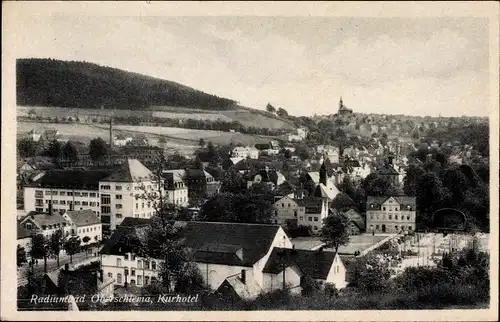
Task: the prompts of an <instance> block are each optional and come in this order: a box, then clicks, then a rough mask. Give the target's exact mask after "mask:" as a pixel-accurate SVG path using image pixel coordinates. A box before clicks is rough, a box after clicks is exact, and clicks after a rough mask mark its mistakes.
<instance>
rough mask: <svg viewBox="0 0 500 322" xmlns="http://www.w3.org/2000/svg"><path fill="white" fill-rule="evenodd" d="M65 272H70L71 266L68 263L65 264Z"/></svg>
mask: <svg viewBox="0 0 500 322" xmlns="http://www.w3.org/2000/svg"><path fill="white" fill-rule="evenodd" d="M64 270H65V271H66V272H69V264H68V263H66V264H64Z"/></svg>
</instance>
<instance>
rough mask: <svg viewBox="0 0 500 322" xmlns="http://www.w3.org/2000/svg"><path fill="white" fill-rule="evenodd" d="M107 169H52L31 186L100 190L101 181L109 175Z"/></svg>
mask: <svg viewBox="0 0 500 322" xmlns="http://www.w3.org/2000/svg"><path fill="white" fill-rule="evenodd" d="M109 174H110V171H109V170H108V171H106V170H50V171H47V172H46V173H45V175H43V176H42V177H41V178H39V179H38V180H35V181H33V182H32V183H31V184H30V185H29V186H30V187H44V188H62V189H85V190H98V189H99V181H100V180H102V179H104V178H105V177H107V176H109Z"/></svg>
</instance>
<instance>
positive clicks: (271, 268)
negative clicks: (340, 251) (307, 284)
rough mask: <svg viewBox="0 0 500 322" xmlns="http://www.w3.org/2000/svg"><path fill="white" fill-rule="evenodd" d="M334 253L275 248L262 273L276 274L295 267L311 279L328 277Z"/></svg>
mask: <svg viewBox="0 0 500 322" xmlns="http://www.w3.org/2000/svg"><path fill="white" fill-rule="evenodd" d="M334 259H335V252H328V251H313V250H304V249H288V248H278V247H275V248H274V249H273V251H272V253H271V255H270V256H269V259H268V260H267V262H266V265H265V266H264V270H263V272H264V273H271V274H278V273H280V272H281V271H283V264H285V266H286V267H289V266H292V265H294V264H295V265H297V266H298V267H299V269H300V270H301V271H302V273H303V274H304V275H306V276H309V277H311V278H313V279H322V280H325V279H326V278H327V277H328V273H329V272H330V268H331V267H332V264H333V260H334Z"/></svg>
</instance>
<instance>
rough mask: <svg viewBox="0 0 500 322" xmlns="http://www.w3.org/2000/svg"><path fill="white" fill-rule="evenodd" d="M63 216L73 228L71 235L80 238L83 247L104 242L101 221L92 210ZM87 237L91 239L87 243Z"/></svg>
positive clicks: (66, 212)
mask: <svg viewBox="0 0 500 322" xmlns="http://www.w3.org/2000/svg"><path fill="white" fill-rule="evenodd" d="M62 216H63V218H64V219H66V221H67V222H68V224H69V226H70V227H71V235H73V236H78V237H80V240H81V245H82V246H85V245H88V244H93V243H97V242H99V241H101V240H102V224H101V219H100V218H98V217H97V216H96V215H95V214H94V213H93V212H92V210H90V209H86V210H76V211H65V212H64V213H62ZM85 237H89V238H90V239H89V240H88V241H86V242H85V241H84V239H85Z"/></svg>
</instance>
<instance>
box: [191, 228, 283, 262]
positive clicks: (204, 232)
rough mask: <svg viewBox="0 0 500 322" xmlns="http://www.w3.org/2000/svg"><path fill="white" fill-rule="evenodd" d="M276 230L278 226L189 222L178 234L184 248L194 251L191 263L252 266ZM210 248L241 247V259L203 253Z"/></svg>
mask: <svg viewBox="0 0 500 322" xmlns="http://www.w3.org/2000/svg"><path fill="white" fill-rule="evenodd" d="M279 228H280V226H278V225H262V224H242V223H212V222H196V221H191V222H187V223H186V226H185V227H184V228H183V229H182V231H181V234H182V236H183V237H184V238H185V240H186V246H187V247H189V248H191V249H193V250H198V251H196V253H195V261H199V262H205V263H217V264H223V265H241V266H252V265H253V264H255V262H257V261H258V260H259V259H261V258H262V257H263V256H264V255H265V254H266V253H267V252H268V251H269V248H270V247H271V244H272V242H273V240H274V238H275V236H276V234H277V232H278V230H279ZM211 245H233V246H235V247H236V246H238V247H241V253H242V255H241V258H239V257H238V256H237V255H236V254H232V253H228V252H218V253H214V252H206V251H203V249H207V247H208V248H210V246H211ZM200 250H201V251H200Z"/></svg>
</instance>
